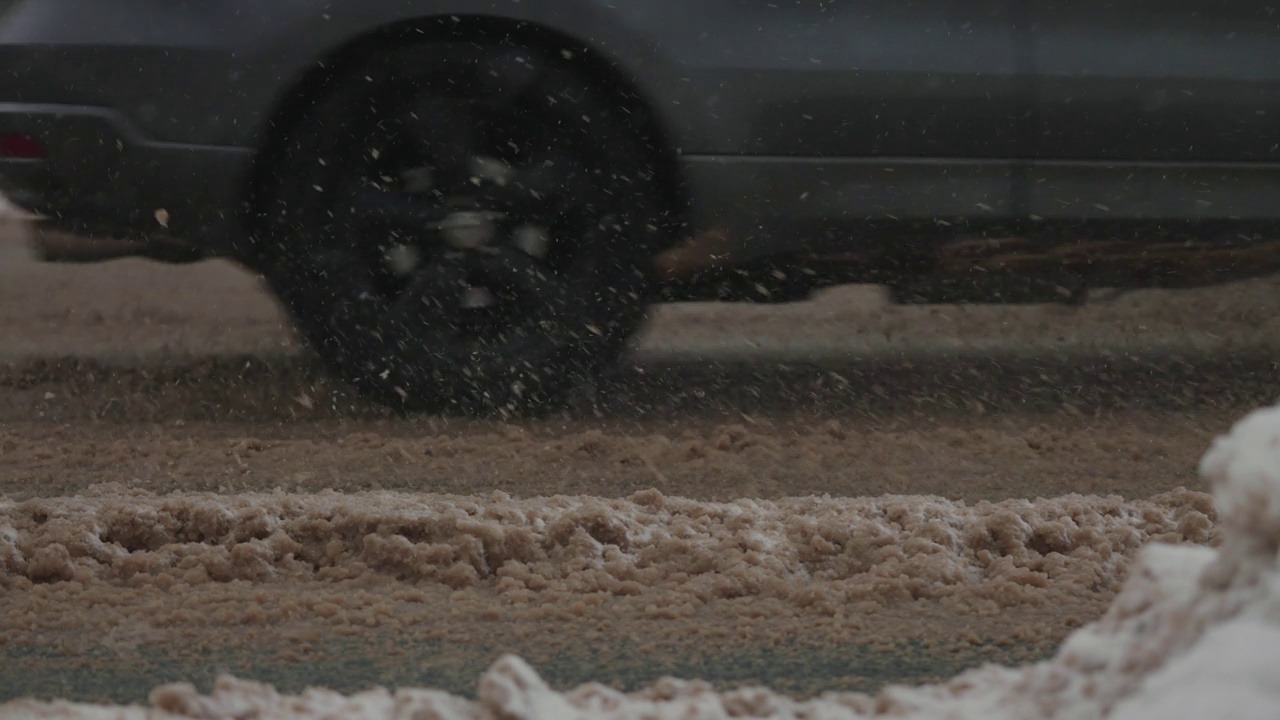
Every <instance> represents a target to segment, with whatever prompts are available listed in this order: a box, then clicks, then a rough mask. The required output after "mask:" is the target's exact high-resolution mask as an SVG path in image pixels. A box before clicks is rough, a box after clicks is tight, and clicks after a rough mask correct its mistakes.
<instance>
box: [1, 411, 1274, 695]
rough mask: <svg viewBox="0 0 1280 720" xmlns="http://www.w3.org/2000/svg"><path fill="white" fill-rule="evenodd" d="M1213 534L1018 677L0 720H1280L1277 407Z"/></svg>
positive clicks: (1241, 426)
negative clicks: (800, 692)
mask: <svg viewBox="0 0 1280 720" xmlns="http://www.w3.org/2000/svg"><path fill="white" fill-rule="evenodd" d="M1200 472H1201V474H1202V475H1203V476H1204V478H1205V479H1206V480H1207V481H1208V482H1209V484H1210V485H1211V486H1212V488H1213V493H1214V497H1215V500H1216V503H1217V505H1218V511H1219V516H1220V518H1221V523H1222V530H1223V542H1222V545H1221V548H1220V549H1217V550H1215V549H1210V548H1205V547H1194V546H1191V547H1188V546H1177V547H1175V546H1171V545H1160V544H1154V545H1150V546H1148V547H1146V548H1144V549H1143V550H1142V551H1141V553H1140V555H1139V557H1138V558H1137V560H1136V562H1135V564H1134V565H1133V566H1132V571H1131V573H1130V575H1129V578H1128V579H1127V581H1126V583H1125V585H1124V588H1123V590H1122V591H1121V592H1120V594H1119V596H1118V597H1117V598H1116V600H1115V602H1114V603H1113V605H1112V606H1111V608H1110V609H1109V610H1108V611H1107V613H1106V614H1105V615H1104V616H1103V617H1102V618H1101V619H1099V620H1098V621H1097V622H1095V623H1093V624H1091V625H1089V626H1087V627H1085V628H1082V629H1081V630H1080V631H1078V632H1077V633H1075V634H1074V635H1072V636H1071V637H1070V638H1068V640H1067V641H1066V642H1065V643H1064V644H1063V646H1062V647H1061V649H1060V650H1059V652H1058V653H1057V655H1056V656H1055V657H1054V658H1053V659H1051V660H1047V661H1045V662H1042V663H1039V664H1036V665H1031V666H1027V667H1024V668H1017V669H1014V668H1002V667H995V666H988V667H984V668H979V669H976V670H972V671H969V672H966V673H963V674H961V675H959V676H957V677H956V678H954V679H952V680H951V681H949V682H947V683H943V684H940V685H934V686H925V687H917V688H911V687H900V686H895V687H889V688H886V689H885V690H883V691H881V692H880V693H878V694H877V695H874V696H869V695H862V694H853V693H841V694H837V693H831V694H827V695H824V696H822V697H820V698H816V699H813V700H807V701H803V702H802V701H796V700H793V699H790V698H788V697H785V696H783V695H779V694H776V693H773V692H771V691H769V690H766V689H763V688H750V689H742V690H736V691H730V692H724V693H717V692H715V691H713V690H712V689H711V688H710V687H709V686H708V685H707V684H706V683H703V682H698V681H680V680H670V679H668V680H662V681H660V682H658V683H656V684H654V685H653V686H651V687H649V688H648V689H645V690H642V691H640V692H636V693H630V694H623V693H619V692H617V691H615V690H612V689H609V688H606V687H604V686H601V685H594V684H592V685H585V686H582V687H579V688H577V689H575V690H572V691H570V692H567V693H559V692H556V691H554V690H552V689H551V688H550V687H548V686H547V684H546V683H545V682H543V680H542V679H541V678H540V677H539V676H538V674H537V673H536V672H535V671H534V670H533V668H531V667H530V666H529V665H528V664H526V663H525V662H524V661H523V660H521V659H520V658H517V657H512V656H507V657H503V658H501V659H500V660H498V661H497V662H496V663H495V664H494V665H493V666H492V667H491V668H490V669H489V670H488V671H487V672H486V673H485V674H484V675H483V676H482V677H481V678H480V682H479V687H478V693H477V695H478V699H477V700H476V701H470V700H467V699H464V698H460V697H457V696H453V695H449V694H447V693H443V692H439V691H433V690H417V689H406V690H400V691H397V692H395V693H391V692H389V691H387V690H382V689H379V690H372V691H368V692H364V693H360V694H357V695H352V696H343V695H341V694H338V693H335V692H332V691H329V690H324V689H311V690H308V691H306V692H304V693H302V694H301V695H297V696H286V695H281V694H279V693H277V692H276V691H275V690H274V689H273V688H271V687H270V686H267V685H263V684H261V683H255V682H250V681H245V680H239V679H236V678H232V677H230V676H223V677H220V678H219V679H218V680H217V682H216V683H215V686H214V688H213V691H212V692H211V693H210V694H208V695H201V694H200V693H198V692H197V691H196V690H195V688H194V687H192V686H191V685H189V684H172V685H166V686H162V687H160V688H157V689H156V690H155V691H153V693H152V695H151V704H150V707H148V708H144V707H139V706H129V707H111V706H95V705H86V704H78V703H69V702H61V701H59V702H52V703H45V702H35V701H29V700H28V701H17V702H12V703H8V704H6V705H0V717H3V718H6V719H7V718H25V717H31V718H68V719H70V718H76V719H81V718H86V719H87V718H93V719H95V720H96V719H99V718H101V719H106V718H111V719H112V720H126V719H130V720H131V719H133V718H138V719H142V718H147V719H149V720H159V719H162V718H205V719H213V718H238V719H242V720H250V719H254V720H286V719H290V720H292V719H298V720H301V719H303V718H350V719H361V720H363V719H368V720H373V719H375V718H395V719H396V720H411V719H412V720H418V719H423V720H425V719H427V718H433V719H438V720H455V719H456V720H463V719H471V718H485V719H491V718H492V719H497V718H501V719H502V720H526V719H527V720H551V719H553V718H554V719H555V720H576V719H578V718H582V719H584V720H585V719H586V718H606V719H609V720H633V719H634V720H640V719H641V718H644V719H646V720H667V719H669V720H695V719H698V718H708V719H711V718H739V717H751V718H797V719H798V718H806V719H808V720H819V719H822V720H825V719H831V720H836V719H838V718H848V719H850V720H854V719H856V718H870V717H894V718H908V719H910V718H916V719H920V720H925V719H930V720H941V719H945V720H970V719H972V720H997V719H999V718H1008V719H1010V720H1014V719H1017V720H1021V719H1024V718H1025V719H1031V718H1061V719H1063V720H1067V719H1080V720H1084V719H1085V718H1090V719H1092V718H1113V719H1114V720H1141V719H1145V718H1160V720H1184V719H1185V720H1193V719H1194V720H1202V719H1203V718H1214V720H1255V719H1256V720H1263V719H1265V720H1275V719H1276V718H1280V567H1278V552H1280V407H1270V408H1265V409H1261V410H1257V411H1254V412H1253V413H1250V414H1249V415H1248V416H1246V417H1245V418H1244V419H1242V420H1241V421H1240V422H1238V423H1237V424H1236V425H1235V427H1233V428H1232V430H1231V431H1230V433H1228V434H1227V435H1224V436H1222V437H1220V438H1218V439H1217V440H1216V441H1215V442H1214V443H1213V446H1212V447H1211V448H1210V450H1209V452H1208V453H1206V454H1205V456H1204V459H1203V461H1202V462H1201V465H1200Z"/></svg>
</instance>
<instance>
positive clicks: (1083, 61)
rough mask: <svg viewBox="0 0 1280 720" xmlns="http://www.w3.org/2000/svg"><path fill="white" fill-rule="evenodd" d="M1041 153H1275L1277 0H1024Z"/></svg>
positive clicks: (1270, 157)
mask: <svg viewBox="0 0 1280 720" xmlns="http://www.w3.org/2000/svg"><path fill="white" fill-rule="evenodd" d="M1028 2H1029V3H1030V17H1031V19H1032V26H1031V27H1032V30H1031V38H1032V40H1033V43H1034V52H1033V58H1034V62H1035V71H1036V73H1037V75H1038V81H1037V93H1036V105H1035V113H1034V118H1035V120H1034V125H1035V132H1034V137H1035V142H1034V145H1033V147H1032V148H1031V153H1030V155H1031V156H1032V157H1035V158H1040V159H1046V160H1095V161H1096V160H1105V161H1116V160H1119V161H1158V162H1178V163H1195V162H1215V161H1217V162H1280V8H1277V7H1275V6H1274V5H1272V6H1270V7H1268V5H1267V3H1260V2H1247V1H1243V0H1219V1H1218V2H1202V1H1200V0H1124V1H1120V0H1028Z"/></svg>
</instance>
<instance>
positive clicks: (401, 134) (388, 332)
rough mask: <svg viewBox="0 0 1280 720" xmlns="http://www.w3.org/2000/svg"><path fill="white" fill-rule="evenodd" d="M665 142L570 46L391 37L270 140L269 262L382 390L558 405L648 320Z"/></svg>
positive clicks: (315, 335) (434, 405) (661, 233)
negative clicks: (658, 168) (550, 48)
mask: <svg viewBox="0 0 1280 720" xmlns="http://www.w3.org/2000/svg"><path fill="white" fill-rule="evenodd" d="M654 156H655V152H654V150H653V148H652V147H651V141H650V140H649V139H648V138H647V137H646V136H645V135H644V133H643V132H641V131H640V130H639V129H638V127H637V124H636V123H635V120H634V118H633V116H631V115H630V114H629V113H627V112H625V111H624V110H622V109H621V108H620V107H619V105H618V104H617V103H616V102H612V101H611V95H610V94H609V93H608V92H607V91H606V90H605V89H603V88H598V87H596V86H594V85H593V83H592V82H590V81H587V80H584V79H583V77H582V76H580V75H579V74H578V73H576V72H575V71H574V67H573V63H572V62H571V60H569V59H564V58H545V57H540V56H539V55H537V54H535V53H532V52H529V51H527V50H524V49H520V48H512V47H500V46H478V45H475V44H471V43H455V42H439V43H430V44H425V45H417V46H410V47H401V48H396V49H393V50H390V51H387V52H384V53H382V54H380V55H379V56H378V57H376V58H372V59H370V60H368V61H366V62H364V63H361V64H359V66H357V67H354V68H352V69H351V70H349V71H347V72H344V73H341V75H340V76H338V77H336V78H334V79H333V80H331V81H330V83H329V85H328V87H327V89H326V91H325V92H324V93H323V97H322V98H321V99H320V100H319V101H318V102H316V103H315V104H314V105H313V106H312V107H311V108H310V110H309V112H307V113H306V116H305V118H304V119H303V120H302V121H301V122H300V123H299V124H298V125H297V126H296V127H295V128H294V130H293V131H292V132H290V133H289V136H288V139H287V141H286V142H285V143H284V144H283V146H282V149H281V151H279V152H277V153H275V154H274V158H273V159H272V160H271V161H270V162H271V165H270V166H269V167H270V175H269V177H270V180H269V182H268V183H267V184H266V191H265V192H264V193H263V198H264V201H263V202H262V203H261V204H260V205H259V207H260V208H261V209H262V217H261V224H260V228H261V231H260V232H259V233H257V237H256V243H257V245H258V251H259V254H260V256H261V257H262V258H263V261H262V263H261V268H262V271H263V274H264V275H265V276H266V278H267V281H268V282H269V283H270V284H271V286H272V287H273V288H274V290H275V292H276V294H277V295H278V297H279V298H280V300H281V301H282V303H283V304H284V306H285V307H286V308H287V310H288V311H289V312H290V313H291V315H292V317H293V318H294V321H295V323H296V325H297V326H298V328H299V330H300V332H301V334H302V335H303V336H304V337H305V338H306V339H307V341H308V342H309V343H310V344H311V345H312V346H313V347H314V348H315V349H316V350H317V351H318V352H319V353H320V355H322V356H323V357H324V358H325V359H326V360H327V361H328V362H330V363H331V364H332V366H333V367H334V368H335V369H336V370H337V372H338V373H339V374H340V375H341V376H342V377H343V378H344V379H346V380H347V381H349V382H351V383H352V384H354V385H355V386H357V387H358V388H359V389H360V390H362V391H364V392H365V393H367V394H368V395H370V396H372V397H374V398H376V399H378V400H380V401H382V402H385V403H390V404H394V405H397V406H400V407H403V408H405V409H408V410H415V411H424V410H425V411H461V412H464V413H480V414H490V413H494V412H497V413H503V414H505V413H522V414H523V413H528V412H530V411H533V410H536V409H543V410H545V409H548V408H553V407H556V406H557V405H558V404H560V403H561V402H562V401H563V400H564V398H565V396H566V394H567V391H568V390H569V389H570V388H572V387H573V386H574V385H575V384H576V383H578V382H580V381H582V380H584V379H586V378H589V377H591V376H593V375H595V374H597V373H598V372H599V371H600V370H601V369H602V368H604V367H606V366H607V365H609V364H610V363H612V362H613V361H614V360H615V359H616V358H617V356H618V355H619V354H620V353H621V352H622V351H623V349H624V347H625V345H626V342H627V340H628V338H630V337H631V336H632V335H633V334H634V333H635V332H636V330H637V329H638V328H639V326H640V324H641V322H642V320H643V317H644V310H645V305H646V300H647V295H648V290H649V286H650V282H651V276H652V272H651V267H652V264H653V259H654V256H655V254H656V253H658V252H659V251H661V250H662V249H663V248H664V247H665V246H667V245H668V244H669V238H670V237H671V235H672V233H671V232H670V231H669V230H668V228H669V227H670V223H669V222H668V219H667V215H668V213H667V208H666V207H664V203H663V202H661V198H662V197H663V195H662V193H660V192H659V186H658V184H657V180H656V176H655V161H654Z"/></svg>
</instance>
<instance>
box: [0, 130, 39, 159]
mask: <svg viewBox="0 0 1280 720" xmlns="http://www.w3.org/2000/svg"><path fill="white" fill-rule="evenodd" d="M44 157H45V150H44V143H42V142H40V140H39V138H37V137H35V136H34V135H17V134H8V135H0V158H4V159H6V160H42V159H44Z"/></svg>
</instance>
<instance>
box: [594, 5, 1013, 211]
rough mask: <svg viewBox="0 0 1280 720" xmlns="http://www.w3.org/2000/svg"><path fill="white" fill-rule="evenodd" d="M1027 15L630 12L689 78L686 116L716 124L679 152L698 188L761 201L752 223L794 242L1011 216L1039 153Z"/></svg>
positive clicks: (805, 9) (858, 10)
mask: <svg viewBox="0 0 1280 720" xmlns="http://www.w3.org/2000/svg"><path fill="white" fill-rule="evenodd" d="M1023 2H1026V0H973V1H972V2H966V3H958V2H955V1H954V0H698V1H696V2H695V1H690V0H648V1H647V2H641V3H633V4H629V5H618V6H617V7H618V8H619V10H620V11H622V12H624V13H626V14H627V15H630V16H631V22H632V23H633V24H634V25H639V26H646V27H647V32H646V33H645V34H647V35H649V36H651V37H655V38H658V39H659V42H660V43H661V44H662V45H663V50H664V55H665V56H667V57H670V58H671V59H672V60H673V61H674V62H675V64H676V65H677V66H678V67H680V68H681V70H682V72H683V73H684V77H683V81H684V83H685V85H686V86H687V88H689V89H690V93H689V95H688V96H687V97H686V98H685V99H684V100H683V101H682V102H683V103H684V108H683V112H686V113H689V114H691V115H698V116H703V115H710V116H712V117H714V118H715V119H716V122H715V123H714V124H712V125H710V132H708V133H706V134H704V135H698V136H693V137H687V138H682V140H681V150H682V152H683V154H684V156H685V158H686V163H687V165H688V167H689V172H690V173H691V174H693V175H694V176H695V179H697V178H698V177H699V175H700V173H705V175H706V176H707V178H708V179H706V180H704V181H701V182H700V185H701V186H703V187H707V188H710V190H708V191H707V192H706V193H704V200H705V201H707V202H708V203H709V204H711V205H714V206H716V207H720V208H723V211H722V212H721V213H719V214H730V213H732V212H734V208H735V207H736V208H742V206H743V202H742V198H743V197H744V196H746V195H748V194H750V195H751V197H753V198H755V199H756V200H758V202H754V203H753V205H752V207H751V212H752V213H753V215H755V216H768V215H773V216H775V217H778V218H786V221H785V222H786V223H789V224H791V225H793V226H795V225H798V224H803V223H804V222H805V221H806V220H808V219H812V220H813V222H814V224H815V225H816V224H817V223H818V222H819V221H820V220H822V219H830V218H832V217H843V218H848V219H851V220H854V219H857V220H865V219H867V218H886V217H890V218H898V219H917V220H922V221H925V222H928V221H931V220H932V219H933V218H937V217H951V216H965V215H970V214H978V215H989V216H993V217H1003V216H1004V215H1006V214H1007V211H1008V209H1009V205H1008V200H1009V197H1010V185H1011V182H1012V181H1013V175H1012V172H1011V159H1012V158H1016V157H1017V156H1018V155H1019V154H1020V149H1019V144H1020V143H1022V142H1023V141H1024V140H1025V138H1024V135H1023V133H1022V132H1020V127H1021V126H1020V123H1021V122H1022V115H1023V113H1022V112H1021V110H1024V109H1025V108H1022V107H1021V105H1020V102H1021V101H1022V100H1025V97H1026V92H1027V90H1028V87H1029V86H1028V76H1027V75H1026V74H1025V73H1024V72H1022V71H1021V68H1020V67H1019V62H1020V58H1019V55H1018V41H1017V29H1016V28H1015V26H1014V23H1013V16H1012V14H1011V12H1010V8H1011V6H1012V5H1016V4H1019V3H1023ZM624 8H625V9H624ZM658 23H661V24H662V27H661V28H660V29H659V28H658V27H657V26H656V25H657V24H658ZM730 162H731V163H733V165H734V167H733V170H732V171H726V170H725V169H724V165H725V164H726V163H730ZM726 178H728V180H726ZM735 179H741V183H740V184H738V183H736V182H734V180H735ZM741 188H751V189H753V190H757V191H756V192H754V193H753V194H752V193H748V192H746V191H745V190H742V189H741ZM759 188H766V190H765V191H763V192H761V191H758V189H759ZM707 194H714V195H716V196H715V197H713V198H711V199H709V200H707V198H706V195H707ZM738 212H741V211H740V210H739V211H738ZM752 222H756V220H754V219H753V220H752ZM759 223H760V224H768V219H767V218H764V219H760V220H759ZM797 229H798V228H797Z"/></svg>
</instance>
